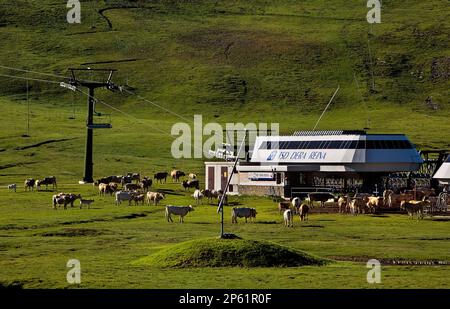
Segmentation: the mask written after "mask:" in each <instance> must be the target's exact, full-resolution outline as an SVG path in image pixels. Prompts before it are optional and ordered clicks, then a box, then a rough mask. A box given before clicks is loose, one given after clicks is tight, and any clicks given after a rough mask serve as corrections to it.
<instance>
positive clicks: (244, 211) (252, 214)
mask: <svg viewBox="0 0 450 309" xmlns="http://www.w3.org/2000/svg"><path fill="white" fill-rule="evenodd" d="M256 214H257V212H256V209H255V208H247V207H242V208H238V207H233V209H232V210H231V223H238V222H237V218H245V223H247V218H250V220H252V219H253V218H256Z"/></svg>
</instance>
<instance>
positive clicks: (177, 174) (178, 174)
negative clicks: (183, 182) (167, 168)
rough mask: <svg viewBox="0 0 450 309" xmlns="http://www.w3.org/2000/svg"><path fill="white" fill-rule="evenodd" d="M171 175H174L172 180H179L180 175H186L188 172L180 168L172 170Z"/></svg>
mask: <svg viewBox="0 0 450 309" xmlns="http://www.w3.org/2000/svg"><path fill="white" fill-rule="evenodd" d="M170 176H171V177H172V182H179V181H180V177H184V176H186V174H185V173H184V172H182V171H179V170H173V171H172V172H170Z"/></svg>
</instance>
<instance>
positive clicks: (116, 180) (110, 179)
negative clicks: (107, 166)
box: [94, 176, 122, 186]
mask: <svg viewBox="0 0 450 309" xmlns="http://www.w3.org/2000/svg"><path fill="white" fill-rule="evenodd" d="M110 182H114V183H121V182H122V176H107V177H102V178H99V179H97V180H96V181H95V182H94V186H98V185H99V184H101V183H110Z"/></svg>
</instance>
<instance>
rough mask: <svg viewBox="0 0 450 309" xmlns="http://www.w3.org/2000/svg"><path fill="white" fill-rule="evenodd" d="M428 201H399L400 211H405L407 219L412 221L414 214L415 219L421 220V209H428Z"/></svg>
mask: <svg viewBox="0 0 450 309" xmlns="http://www.w3.org/2000/svg"><path fill="white" fill-rule="evenodd" d="M429 206H430V201H428V200H425V201H414V200H412V201H401V203H400V209H402V210H406V212H407V213H408V215H409V217H410V218H411V219H414V214H417V219H423V208H424V207H429Z"/></svg>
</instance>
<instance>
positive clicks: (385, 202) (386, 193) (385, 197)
mask: <svg viewBox="0 0 450 309" xmlns="http://www.w3.org/2000/svg"><path fill="white" fill-rule="evenodd" d="M393 193H394V191H392V190H390V189H386V190H384V191H383V206H388V207H389V208H390V207H391V206H389V203H390V201H391V198H390V195H391V194H393Z"/></svg>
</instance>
